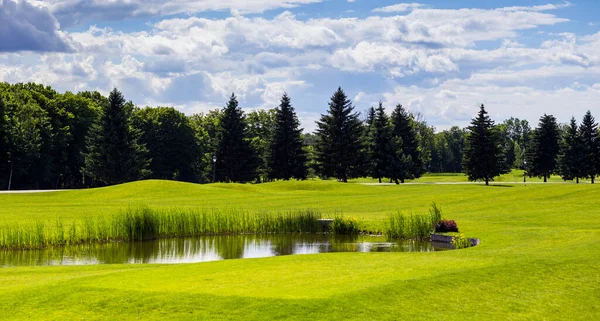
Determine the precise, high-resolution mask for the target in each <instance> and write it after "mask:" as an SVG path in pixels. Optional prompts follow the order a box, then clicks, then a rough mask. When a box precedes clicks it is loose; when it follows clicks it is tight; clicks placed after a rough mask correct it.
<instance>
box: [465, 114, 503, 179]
mask: <svg viewBox="0 0 600 321" xmlns="http://www.w3.org/2000/svg"><path fill="white" fill-rule="evenodd" d="M494 127H495V126H494V122H493V121H492V120H491V119H490V117H489V116H488V113H487V112H486V111H485V107H484V106H483V105H481V107H480V110H479V113H478V115H477V117H476V118H474V119H473V120H472V121H471V126H469V127H468V129H469V131H470V132H469V134H468V136H467V141H466V148H465V153H464V159H463V167H464V169H465V172H466V173H467V175H468V177H469V180H470V181H476V180H479V179H482V180H484V181H485V185H489V182H490V181H491V180H494V177H496V176H498V175H500V174H503V173H505V172H506V169H505V167H504V163H505V161H504V155H503V152H502V151H503V147H502V144H501V141H502V139H501V137H500V135H499V133H498V131H497V130H496V128H494Z"/></svg>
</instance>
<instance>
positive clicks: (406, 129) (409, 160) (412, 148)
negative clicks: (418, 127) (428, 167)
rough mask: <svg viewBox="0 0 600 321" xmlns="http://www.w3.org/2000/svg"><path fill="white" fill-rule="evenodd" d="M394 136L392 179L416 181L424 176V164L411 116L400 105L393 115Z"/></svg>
mask: <svg viewBox="0 0 600 321" xmlns="http://www.w3.org/2000/svg"><path fill="white" fill-rule="evenodd" d="M391 122H392V135H393V141H394V142H395V148H396V149H397V151H396V153H395V154H396V158H395V161H394V162H393V163H392V173H391V174H392V176H391V177H390V178H392V179H393V180H395V181H396V182H397V181H398V179H399V180H400V182H402V183H404V181H405V180H406V179H415V178H419V177H421V175H422V174H423V163H422V161H421V156H420V153H419V142H418V141H417V134H416V131H415V128H414V127H413V126H412V121H411V116H410V115H409V114H408V113H407V112H406V110H405V109H404V107H402V105H400V104H398V105H397V106H396V108H395V109H394V112H393V113H392V118H391Z"/></svg>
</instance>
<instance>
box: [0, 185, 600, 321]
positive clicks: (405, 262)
mask: <svg viewBox="0 0 600 321" xmlns="http://www.w3.org/2000/svg"><path fill="white" fill-rule="evenodd" d="M599 195H600V187H598V185H589V184H582V185H574V184H546V185H543V184H539V185H527V186H523V185H522V184H516V185H501V186H489V187H486V186H481V185H406V186H365V185H361V184H341V183H336V182H320V181H307V182H276V183H269V184H262V185H226V184H215V185H204V186H201V185H193V184H184V183H175V182H164V181H144V182H137V183H131V184H124V185H120V186H115V187H109V188H101V189H93V190H82V191H69V192H59V193H48V194H14V195H2V194H0V204H1V206H0V228H1V227H2V226H4V227H6V226H14V224H28V223H34V222H36V221H39V220H43V221H55V220H57V219H59V218H60V219H61V221H63V222H65V224H66V223H67V222H70V221H76V220H80V219H85V218H88V217H105V218H109V217H111V216H112V215H114V214H115V213H117V212H118V211H119V210H121V209H123V208H127V207H130V206H134V207H135V206H140V205H147V206H149V207H150V208H154V209H167V208H180V209H197V210H205V209H206V210H210V209H218V210H223V211H225V210H228V209H240V210H245V211H249V212H260V211H280V210H285V211H293V210H302V209H308V208H310V209H314V210H318V211H319V212H320V213H321V214H322V215H323V216H329V217H332V218H334V217H335V216H336V214H340V213H341V214H343V215H344V216H346V217H357V218H358V219H359V220H362V221H363V222H364V224H366V226H368V227H370V228H373V229H379V230H383V229H384V227H385V222H386V220H388V219H389V216H390V214H394V213H397V212H398V211H399V212H402V213H405V214H411V213H413V214H423V213H427V211H428V209H429V206H430V204H431V202H436V203H437V204H438V205H440V206H441V207H442V208H443V217H444V218H447V219H455V220H456V221H457V223H458V226H459V229H460V231H461V233H464V234H465V235H466V236H468V237H477V238H480V239H481V242H482V243H481V245H479V246H476V247H472V248H468V249H464V250H457V251H444V252H435V253H331V254H318V255H299V256H287V257H274V258H267V259H244V260H231V261H220V262H210V263H200V264H187V265H98V266H69V267H20V268H0V311H2V314H1V315H0V318H2V319H9V320H15V319H61V320H64V319H117V320H120V319H149V320H152V319H180V320H188V319H211V320H225V319H260V320H263V319H296V320H312V319H327V320H347V319H360V320H365V319H367V320H370V319H378V320H432V319H442V320H491V319H497V320H506V319H519V320H521V319H529V320H566V319H580V320H598V319H600V306H599V305H598V302H600V274H599V273H598V271H599V270H600V255H599V253H600V197H599Z"/></svg>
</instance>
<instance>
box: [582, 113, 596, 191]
mask: <svg viewBox="0 0 600 321" xmlns="http://www.w3.org/2000/svg"><path fill="white" fill-rule="evenodd" d="M579 136H580V137H581V156H580V157H581V175H582V177H585V178H589V179H591V181H592V184H594V182H595V179H596V176H597V175H598V174H600V173H599V172H600V168H599V166H600V165H599V163H600V139H599V138H598V124H597V123H595V120H594V117H593V116H592V113H591V112H590V111H589V110H588V112H587V113H586V114H585V116H584V117H583V121H582V122H581V125H580V127H579Z"/></svg>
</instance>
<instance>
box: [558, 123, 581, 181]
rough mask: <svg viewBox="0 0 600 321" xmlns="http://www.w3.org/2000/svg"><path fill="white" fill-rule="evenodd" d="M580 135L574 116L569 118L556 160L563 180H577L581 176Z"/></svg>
mask: <svg viewBox="0 0 600 321" xmlns="http://www.w3.org/2000/svg"><path fill="white" fill-rule="evenodd" d="M581 148H582V144H581V137H580V136H579V131H578V128H577V121H576V120H575V117H573V118H571V123H570V124H569V126H568V127H567V128H566V131H565V132H564V133H563V137H562V140H561V146H560V156H559V161H558V163H559V164H558V166H559V172H560V175H561V176H562V179H563V180H565V181H566V180H573V179H576V180H577V184H579V178H581V177H583V175H582V174H581V169H582V164H581V158H580V157H581Z"/></svg>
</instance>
